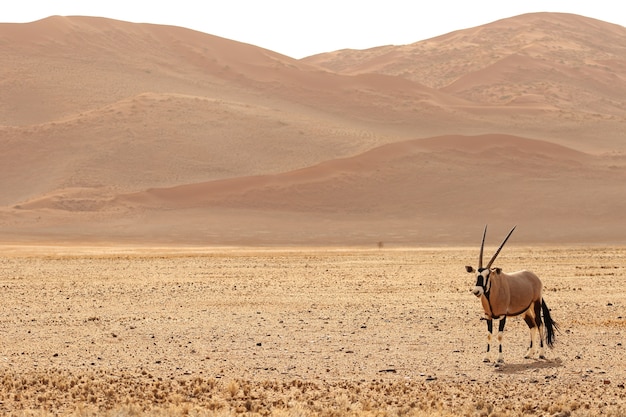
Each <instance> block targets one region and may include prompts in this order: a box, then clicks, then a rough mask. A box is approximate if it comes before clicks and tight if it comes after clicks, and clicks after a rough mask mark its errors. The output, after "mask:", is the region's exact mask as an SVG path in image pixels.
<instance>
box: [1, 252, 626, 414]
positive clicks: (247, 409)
mask: <svg viewBox="0 0 626 417" xmlns="http://www.w3.org/2000/svg"><path fill="white" fill-rule="evenodd" d="M474 257H475V248H471V249H467V250H465V249H438V250H426V249H420V250H399V249H389V250H386V251H384V252H381V251H379V250H378V249H374V248H372V249H371V250H343V251H340V250H329V251H324V250H314V251H306V250H289V251H279V250H274V251H263V250H225V251H222V252H217V253H216V252H210V251H206V252H205V251H199V250H189V251H187V252H185V251H184V250H172V251H167V250H163V249H161V250H159V251H148V250H142V249H137V250H131V251H129V250H128V249H125V250H124V251H123V253H122V252H120V253H115V252H112V251H106V250H104V249H98V250H93V249H90V250H81V249H77V250H76V252H71V251H68V252H66V253H62V254H58V253H57V254H50V253H41V252H38V253H35V252H29V251H28V250H25V251H23V252H19V251H18V252H16V251H13V252H11V254H9V255H8V256H5V257H3V258H0V286H1V287H2V290H3V303H2V304H1V305H0V317H1V319H0V334H2V339H1V344H0V347H1V352H0V414H2V415H9V416H52V415H63V416H110V417H113V416H116V417H125V416H139V415H142V416H143V415H146V416H187V415H188V416H231V415H252V416H304V417H306V416H333V417H343V416H345V417H349V416H368V417H369V416H440V417H441V416H444V417H445V416H520V417H521V416H540V415H542V416H553V417H554V416H562V417H564V416H582V417H586V416H595V415H599V414H602V415H606V416H622V415H624V413H626V405H625V404H626V389H625V388H624V381H625V378H626V373H625V372H624V370H623V367H622V366H620V364H621V360H622V358H623V353H624V350H623V349H624V339H623V338H624V334H623V329H624V322H625V320H624V318H623V313H622V311H623V309H624V304H626V292H625V290H624V288H623V286H622V285H621V282H623V279H624V278H625V277H626V249H623V248H594V249H585V248H554V249H550V248H540V249H528V250H525V249H522V248H517V249H516V250H515V251H510V252H503V253H502V254H501V255H500V258H499V259H498V262H499V263H501V264H506V265H507V268H509V269H515V268H516V266H519V265H520V264H521V263H523V264H524V265H528V264H530V265H533V266H536V269H537V272H541V274H542V277H544V280H545V284H546V286H547V287H549V288H558V291H554V292H551V293H550V301H551V307H552V309H553V312H552V313H553V316H554V318H555V319H556V320H557V321H558V322H559V324H560V326H561V329H562V332H561V334H559V335H558V339H557V346H556V348H555V349H554V350H552V351H549V352H548V354H549V355H550V356H549V357H550V358H549V359H548V360H546V361H534V360H524V359H522V356H523V352H524V350H525V347H526V343H527V340H526V337H527V332H526V329H525V327H524V326H525V325H524V324H523V322H521V320H515V319H511V320H510V322H509V323H510V324H509V325H508V329H507V334H506V337H507V345H506V346H507V347H506V348H507V350H509V352H507V359H508V360H509V362H507V363H506V364H505V365H504V366H501V367H497V368H496V367H493V366H492V365H485V364H483V363H481V362H480V358H481V356H480V355H481V353H482V350H483V347H484V346H483V343H482V342H483V337H484V328H483V323H481V322H480V320H479V318H480V306H479V305H477V303H476V300H475V299H474V297H473V296H471V294H470V293H469V291H465V290H463V286H464V285H465V286H466V287H468V288H469V286H471V285H472V283H470V282H469V281H467V277H466V275H465V273H464V271H463V270H462V265H464V264H465V263H466V262H465V261H464V260H465V259H473V258H474ZM588 272H592V273H595V275H594V276H593V278H589V276H588V274H587V273H588ZM602 272H604V273H602ZM609 273H610V275H609ZM589 279H593V285H590V283H589ZM114 335H115V336H114ZM599 335H601V337H600V338H599V337H598V336H599Z"/></svg>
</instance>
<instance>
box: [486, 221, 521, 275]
mask: <svg viewBox="0 0 626 417" xmlns="http://www.w3.org/2000/svg"><path fill="white" fill-rule="evenodd" d="M516 227H517V226H513V228H512V229H511V231H510V232H509V234H508V235H506V237H505V238H504V240H503V241H502V244H501V245H500V247H499V248H498V250H497V251H496V253H494V254H493V256H492V257H491V260H490V261H489V264H487V269H489V268H491V264H492V263H493V262H494V261H495V260H496V258H497V257H498V254H499V253H500V251H501V250H502V247H503V246H504V244H505V243H506V241H507V240H509V238H510V237H511V234H512V233H513V230H515V228H516Z"/></svg>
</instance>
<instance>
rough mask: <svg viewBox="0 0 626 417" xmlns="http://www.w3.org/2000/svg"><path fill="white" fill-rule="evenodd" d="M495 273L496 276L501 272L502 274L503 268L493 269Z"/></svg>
mask: <svg viewBox="0 0 626 417" xmlns="http://www.w3.org/2000/svg"><path fill="white" fill-rule="evenodd" d="M493 270H494V271H496V274H498V275H499V274H500V272H502V268H493Z"/></svg>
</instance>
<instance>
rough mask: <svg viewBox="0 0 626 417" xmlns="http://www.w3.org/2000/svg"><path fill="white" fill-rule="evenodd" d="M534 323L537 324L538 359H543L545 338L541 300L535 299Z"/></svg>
mask: <svg viewBox="0 0 626 417" xmlns="http://www.w3.org/2000/svg"><path fill="white" fill-rule="evenodd" d="M534 310H535V324H536V325H537V334H538V335H539V359H545V358H546V355H545V354H544V353H543V340H544V339H545V337H544V334H543V331H544V326H543V321H542V320H541V300H539V301H535V309H534Z"/></svg>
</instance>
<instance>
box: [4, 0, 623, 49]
mask: <svg viewBox="0 0 626 417" xmlns="http://www.w3.org/2000/svg"><path fill="white" fill-rule="evenodd" d="M622 7H623V2H622V1H620V0H584V1H583V0H525V1H509V0H474V1H467V0H431V1H419V0H316V1H308V0H204V1H203V0H170V1H161V0H154V1H143V0H15V1H8V0H2V1H1V4H0V22H2V23H9V22H19V23H24V22H31V21H34V20H39V19H42V18H44V17H48V16H51V15H62V16H72V15H83V16H102V17H109V18H113V19H119V20H127V21H131V22H141V23H158V24H168V25H176V26H183V27H187V28H190V29H195V30H199V31H201V32H206V33H210V34H212V35H217V36H222V37H225V38H229V39H233V40H237V41H241V42H246V43H251V44H254V45H256V46H260V47H263V48H267V49H271V50H273V51H275V52H279V53H282V54H285V55H288V56H291V57H293V58H302V57H305V56H308V55H313V54H316V53H320V52H329V51H334V50H338V49H343V48H354V49H364V48H370V47H374V46H381V45H389V44H395V45H401V44H407V43H413V42H417V41H420V40H424V39H428V38H432V37H434V36H438V35H443V34H445V33H448V32H452V31H454V30H458V29H466V28H469V27H474V26H478V25H482V24H486V23H490V22H493V21H494V20H498V19H503V18H506V17H511V16H515V15H519V14H523V13H530V12H543V11H548V12H565V13H575V14H580V15H583V16H587V17H593V18H596V19H600V20H604V21H606V22H611V23H617V24H619V25H622V26H626V13H623V11H622Z"/></svg>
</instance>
